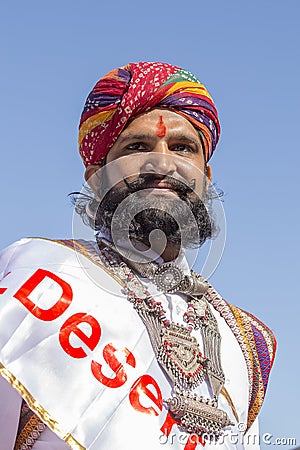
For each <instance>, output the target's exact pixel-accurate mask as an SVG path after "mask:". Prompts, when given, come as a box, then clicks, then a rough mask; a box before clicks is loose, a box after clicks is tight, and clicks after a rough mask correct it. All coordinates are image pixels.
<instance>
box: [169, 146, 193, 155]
mask: <svg viewBox="0 0 300 450" xmlns="http://www.w3.org/2000/svg"><path fill="white" fill-rule="evenodd" d="M172 150H174V151H175V152H181V153H194V152H195V150H194V149H193V148H192V147H190V146H189V145H187V144H178V145H174V146H173V147H172Z"/></svg>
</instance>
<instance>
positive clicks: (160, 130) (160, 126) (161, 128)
mask: <svg viewBox="0 0 300 450" xmlns="http://www.w3.org/2000/svg"><path fill="white" fill-rule="evenodd" d="M166 132H167V127H166V125H165V124H164V121H163V118H162V116H159V121H158V122H157V125H156V136H158V137H160V138H163V137H165V135H166Z"/></svg>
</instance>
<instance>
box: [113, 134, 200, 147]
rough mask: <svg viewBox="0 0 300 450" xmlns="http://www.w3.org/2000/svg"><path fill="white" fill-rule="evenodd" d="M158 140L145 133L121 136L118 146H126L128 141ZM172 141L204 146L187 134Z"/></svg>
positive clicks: (173, 136) (176, 136)
mask: <svg viewBox="0 0 300 450" xmlns="http://www.w3.org/2000/svg"><path fill="white" fill-rule="evenodd" d="M153 139H156V136H153V135H152V134H147V133H143V134H128V135H127V136H120V138H119V139H118V144H120V145H121V144H124V143H126V142H128V141H149V140H153ZM170 139H174V140H177V141H180V142H190V143H193V144H194V145H196V146H198V147H199V146H200V147H201V148H202V144H201V141H200V140H199V141H198V140H197V139H196V138H194V137H193V136H187V135H186V134H174V135H172V134H171V136H170Z"/></svg>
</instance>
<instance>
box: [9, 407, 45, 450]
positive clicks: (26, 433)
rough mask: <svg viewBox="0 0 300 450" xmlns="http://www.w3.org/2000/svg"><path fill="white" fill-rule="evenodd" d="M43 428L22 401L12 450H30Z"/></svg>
mask: <svg viewBox="0 0 300 450" xmlns="http://www.w3.org/2000/svg"><path fill="white" fill-rule="evenodd" d="M45 428H46V425H45V424H44V422H42V421H41V419H40V418H39V417H38V416H37V415H36V414H35V413H34V412H33V411H31V409H30V408H29V406H28V405H27V403H26V402H25V400H23V401H22V407H21V415H20V422H19V426H18V433H17V440H16V443H15V446H14V450H31V449H32V447H33V445H34V443H35V442H36V441H37V440H38V438H39V437H40V435H41V433H42V432H43V431H44V429H45Z"/></svg>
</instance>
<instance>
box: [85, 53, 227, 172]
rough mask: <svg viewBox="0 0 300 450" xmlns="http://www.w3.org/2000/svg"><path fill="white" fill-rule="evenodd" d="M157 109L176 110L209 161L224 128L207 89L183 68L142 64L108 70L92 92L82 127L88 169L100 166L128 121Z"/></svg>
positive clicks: (151, 63) (162, 64) (155, 63)
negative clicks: (198, 139) (192, 129)
mask: <svg viewBox="0 0 300 450" xmlns="http://www.w3.org/2000/svg"><path fill="white" fill-rule="evenodd" d="M156 107H159V108H168V109H171V110H173V111H175V112H177V113H178V114H180V115H182V116H183V117H185V118H186V119H187V120H189V121H190V122H191V123H192V124H193V125H194V127H195V128H196V129H197V130H198V131H199V134H200V137H201V140H202V143H203V146H204V153H205V158H206V161H208V160H209V158H210V157H211V155H212V153H213V151H214V150H215V147H216V145H217V142H218V139H219V135H220V125H219V120H218V113H217V110H216V108H215V105H214V103H213V100H212V98H211V96H210V95H209V93H208V92H207V90H206V88H205V86H203V84H201V83H200V81H199V80H198V79H197V78H196V77H195V76H194V75H193V74H192V73H190V72H188V71H187V70H184V69H181V68H180V67H176V66H172V65H170V64H164V63H159V62H139V63H131V64H129V65H128V66H125V67H121V68H118V69H115V70H113V71H112V72H109V73H108V74H107V75H105V76H104V77H103V78H101V79H100V80H99V81H98V83H97V84H96V85H95V87H94V88H93V89H92V91H91V92H90V94H89V96H88V98H87V100H86V103H85V106H84V109H83V112H82V115H81V120H80V125H79V152H80V154H81V156H82V159H83V161H84V164H85V166H89V165H91V164H100V163H101V161H102V160H103V158H104V157H105V156H106V154H107V153H108V151H109V149H110V148H111V146H112V145H113V144H114V142H115V141H116V139H117V138H118V136H119V135H120V133H121V132H122V131H123V130H124V128H125V127H126V125H127V124H128V122H129V121H131V120H132V119H134V118H135V117H137V116H138V115H140V114H142V113H144V112H146V111H149V110H150V109H153V108H156Z"/></svg>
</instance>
